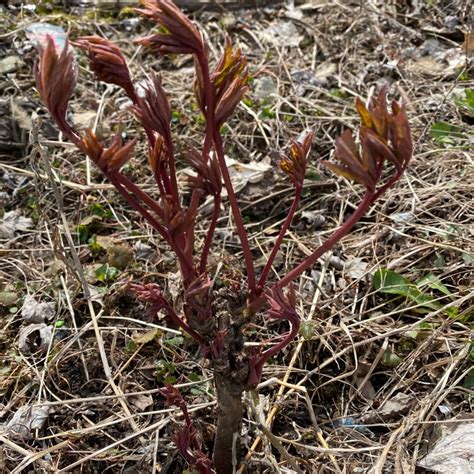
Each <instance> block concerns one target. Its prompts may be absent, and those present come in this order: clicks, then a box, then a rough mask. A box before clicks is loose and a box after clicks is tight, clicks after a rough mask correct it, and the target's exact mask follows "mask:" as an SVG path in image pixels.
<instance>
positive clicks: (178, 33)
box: [136, 0, 204, 54]
mask: <svg viewBox="0 0 474 474" xmlns="http://www.w3.org/2000/svg"><path fill="white" fill-rule="evenodd" d="M140 4H141V5H142V8H137V9H136V11H137V12H138V13H140V14H141V15H143V16H144V17H146V18H148V19H149V20H151V21H153V22H154V23H156V24H157V25H159V26H160V27H162V30H163V32H162V33H158V34H154V35H150V36H147V37H145V38H142V39H140V40H138V43H139V44H142V45H144V46H146V47H148V48H150V49H152V50H154V51H156V52H158V53H162V54H166V53H171V54H193V53H197V52H202V51H203V50H204V44H203V42H202V37H201V35H200V33H199V31H198V30H197V28H196V27H195V26H194V24H193V23H192V22H191V21H190V20H189V18H188V17H187V16H186V15H185V14H184V13H183V12H182V11H181V10H180V9H179V8H178V7H177V6H176V5H175V4H174V3H173V2H172V1H170V0H156V1H153V0H141V1H140Z"/></svg>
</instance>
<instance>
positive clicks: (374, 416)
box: [360, 392, 413, 424]
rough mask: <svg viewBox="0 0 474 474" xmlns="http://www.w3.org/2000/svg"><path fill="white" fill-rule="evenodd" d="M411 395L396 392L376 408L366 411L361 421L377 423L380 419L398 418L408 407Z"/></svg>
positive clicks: (411, 399)
mask: <svg viewBox="0 0 474 474" xmlns="http://www.w3.org/2000/svg"><path fill="white" fill-rule="evenodd" d="M412 402H413V397H412V396H411V395H408V394H405V393H402V392H400V393H397V394H396V395H395V396H394V397H392V398H391V399H389V400H387V401H386V402H385V403H384V404H383V405H382V406H381V407H380V408H378V409H377V410H372V411H370V412H368V413H366V414H365V415H364V416H363V417H362V418H361V420H360V421H361V422H362V423H365V424H371V423H378V422H380V420H384V421H387V420H393V419H399V418H401V417H402V416H403V415H404V414H406V413H407V412H408V410H409V409H410V406H411V403H412Z"/></svg>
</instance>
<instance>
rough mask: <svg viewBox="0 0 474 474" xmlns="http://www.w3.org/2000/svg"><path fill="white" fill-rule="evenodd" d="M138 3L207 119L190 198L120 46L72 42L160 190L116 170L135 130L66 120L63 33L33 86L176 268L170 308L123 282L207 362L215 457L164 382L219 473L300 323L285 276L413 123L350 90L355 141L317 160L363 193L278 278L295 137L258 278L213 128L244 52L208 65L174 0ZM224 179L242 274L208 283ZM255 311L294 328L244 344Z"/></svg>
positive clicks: (149, 41)
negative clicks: (204, 217)
mask: <svg viewBox="0 0 474 474" xmlns="http://www.w3.org/2000/svg"><path fill="white" fill-rule="evenodd" d="M137 12H138V13H139V14H141V15H143V16H144V17H145V18H148V19H149V20H150V21H151V22H153V23H155V24H156V25H158V26H159V29H158V32H157V33H154V34H151V35H149V36H146V37H144V38H141V39H139V40H138V41H137V43H138V44H140V45H142V46H144V47H146V48H148V49H149V50H150V51H152V52H155V53H157V54H169V53H172V54H190V55H192V56H193V57H194V64H195V81H194V90H195V95H196V99H197V103H198V105H199V108H200V110H201V112H202V114H203V116H204V117H205V124H206V125H205V131H204V136H203V140H202V145H201V148H200V149H199V150H198V149H193V148H190V149H188V150H187V151H186V152H185V159H186V160H187V162H188V163H189V164H190V165H191V166H192V167H193V168H194V170H195V173H196V175H195V176H194V177H192V178H190V179H189V185H190V186H191V188H192V194H191V196H190V198H189V199H187V200H186V202H187V203H188V204H185V200H184V199H183V191H182V190H181V189H180V188H179V186H178V180H177V174H176V164H175V161H176V160H175V153H176V150H175V148H176V147H175V141H174V137H173V133H172V130H171V110H170V105H169V102H168V99H167V96H166V94H165V91H164V89H163V86H162V83H161V79H160V76H159V75H154V76H152V77H151V78H150V80H149V81H148V83H147V85H146V87H145V90H144V93H142V94H139V93H138V90H137V87H136V85H135V84H134V82H133V79H132V75H131V73H130V71H129V69H128V66H127V62H126V60H125V58H124V56H123V54H122V53H121V51H120V49H119V48H118V46H117V45H115V44H114V43H113V42H111V41H109V40H106V39H103V38H100V37H97V36H85V37H82V38H79V39H77V40H76V41H74V42H72V44H73V45H74V46H76V47H77V48H80V49H82V50H84V51H85V53H86V54H87V55H88V58H89V61H90V65H91V69H92V70H93V71H94V73H95V74H96V76H97V79H98V80H100V81H102V82H105V83H108V84H113V85H116V86H118V87H120V88H122V89H123V91H124V93H125V94H126V95H127V96H128V98H129V99H130V100H131V102H132V104H133V105H132V106H131V108H130V110H131V113H132V114H133V115H134V116H135V117H136V119H137V120H138V122H139V123H140V124H141V126H142V127H143V130H144V132H145V135H146V140H147V147H148V162H149V165H150V169H151V173H152V174H153V177H154V180H155V181H156V185H157V189H158V191H159V199H157V200H156V199H154V198H153V197H152V196H151V195H150V194H148V193H147V192H146V191H145V190H144V189H142V188H141V187H140V185H139V184H136V183H135V182H133V181H132V180H131V179H130V178H129V177H128V176H127V174H126V172H124V171H122V168H123V165H124V164H125V163H127V162H128V161H129V160H130V159H131V158H132V157H133V156H134V155H135V151H134V150H135V145H136V143H137V141H138V139H139V137H136V138H134V139H133V140H130V141H128V142H127V143H124V142H123V140H122V136H121V133H120V131H118V132H117V133H116V134H115V136H114V137H112V139H111V141H110V142H109V144H108V145H106V144H105V143H104V142H103V141H102V140H101V139H99V138H98V137H97V136H96V135H95V134H94V132H93V131H92V130H90V129H86V130H85V131H79V130H77V129H76V128H74V126H73V125H72V124H71V123H70V122H69V121H68V119H67V110H68V103H69V100H70V98H71V97H72V95H73V92H74V87H75V84H76V82H77V70H78V68H77V66H76V64H75V62H74V59H73V54H72V52H71V49H70V48H69V45H68V43H67V42H66V45H65V47H64V49H63V51H62V52H61V53H60V54H58V53H57V52H56V50H55V47H54V43H53V40H52V39H51V38H49V39H48V41H47V44H46V46H45V47H44V48H40V61H39V65H38V66H37V67H36V69H35V76H36V85H37V89H38V91H39V92H40V94H41V97H42V100H43V102H44V104H45V105H46V107H47V108H48V110H49V112H50V114H51V116H52V117H53V119H54V121H55V122H56V125H57V126H58V128H59V129H60V130H61V132H62V133H63V134H64V135H65V136H66V137H67V138H68V139H69V140H70V141H71V142H72V143H74V144H75V145H76V147H77V148H78V149H79V150H80V151H81V152H82V153H84V154H85V155H87V156H88V157H89V158H90V159H91V160H92V161H93V162H94V163H95V164H96V165H97V167H98V168H99V169H100V170H101V171H102V173H103V174H104V175H105V176H106V178H107V179H108V180H109V181H110V182H111V183H112V184H113V185H114V186H115V188H116V189H117V191H118V192H119V193H120V194H121V196H122V197H123V198H124V199H125V201H126V202H127V203H128V204H129V205H130V206H131V207H132V208H133V209H134V210H135V211H136V212H138V213H139V214H140V215H141V216H142V217H143V218H144V219H145V220H146V221H147V222H148V223H149V225H151V226H152V227H153V229H155V230H156V232H158V234H160V235H161V237H162V238H163V240H164V241H165V242H166V244H167V245H169V247H170V248H171V250H172V251H173V252H174V253H175V255H176V259H177V263H178V265H179V269H180V272H181V277H182V291H183V300H184V304H183V307H182V308H176V307H174V306H173V305H172V304H171V303H170V302H169V300H168V299H167V297H166V295H164V294H163V292H162V291H161V289H160V287H159V285H158V284H156V283H139V282H137V283H134V284H132V285H131V288H132V289H133V290H134V291H135V292H136V295H137V297H138V298H139V299H140V300H141V301H144V302H146V303H147V304H149V305H150V308H151V310H152V311H153V312H154V313H157V312H158V311H164V312H165V313H166V314H167V315H168V316H169V318H170V319H171V320H172V321H173V322H174V323H175V324H176V325H178V326H179V327H180V328H181V329H182V330H183V331H185V332H186V333H187V334H189V335H190V336H191V337H192V338H193V339H194V340H195V341H196V343H197V344H198V345H199V346H200V347H201V352H202V356H203V357H204V358H206V359H207V360H208V361H209V366H210V368H211V370H212V372H213V375H214V384H215V388H216V397H217V405H218V410H217V423H216V425H217V426H216V435H215V440H214V448H213V457H212V462H211V461H210V460H209V459H208V458H207V457H206V455H205V454H204V452H203V451H202V449H201V443H200V441H199V437H198V434H197V432H196V431H195V430H194V428H192V425H191V419H190V417H189V414H188V413H187V410H186V405H185V403H184V400H183V399H182V397H181V396H180V395H179V393H177V390H176V389H175V388H173V387H165V388H164V389H163V392H162V394H163V395H164V396H166V398H167V400H168V402H169V403H170V404H174V405H176V406H178V407H179V408H180V409H181V410H182V411H183V413H184V418H185V428H184V429H183V430H181V431H179V432H178V433H177V435H176V436H175V441H176V444H177V446H178V449H179V450H180V452H181V454H182V455H183V457H184V458H185V460H186V461H187V462H188V463H190V464H191V465H192V466H193V467H194V468H196V469H198V471H199V472H201V473H208V472H214V470H215V472H217V473H218V474H227V473H230V472H232V471H233V468H235V464H236V463H238V462H239V460H240V450H239V441H238V435H239V434H240V430H241V424H242V417H243V404H242V394H243V392H244V391H245V390H251V389H253V388H255V387H256V386H257V385H258V383H259V381H260V379H261V377H262V369H263V366H264V364H265V362H266V361H267V360H268V359H269V358H271V357H273V356H274V355H275V354H276V353H278V352H279V351H281V350H282V349H283V348H285V347H286V346H287V345H288V344H290V343H291V341H292V340H293V339H294V338H295V337H296V335H297V333H298V330H299V324H300V318H299V316H298V313H297V312H296V310H295V299H296V296H295V291H294V289H293V287H292V282H293V280H295V279H296V278H297V277H299V276H300V275H301V274H302V273H303V272H305V271H306V270H308V269H309V268H310V267H312V266H313V265H314V264H315V263H316V262H317V260H318V259H319V258H320V257H321V256H322V255H323V254H324V253H325V252H327V251H328V250H329V249H331V248H332V247H333V246H334V245H335V244H336V243H337V242H338V241H339V240H340V239H341V238H343V237H344V236H345V235H346V234H347V233H348V232H349V231H351V229H352V228H353V227H354V225H355V224H356V223H357V222H358V221H359V220H360V218H361V217H362V216H363V215H364V214H365V213H366V212H367V210H368V209H369V207H370V206H371V205H372V204H373V203H374V202H375V201H376V200H377V199H378V198H379V197H380V196H381V195H382V194H383V193H384V192H385V191H386V190H387V189H388V188H390V187H391V186H393V185H394V184H395V183H396V182H397V181H398V180H399V179H400V177H401V176H402V174H403V173H404V171H405V170H406V168H407V166H408V164H409V162H410V159H411V157H412V139H411V134H410V128H409V125H408V120H407V116H406V112H405V107H404V106H403V105H399V104H398V103H397V102H393V103H392V107H391V112H389V110H388V107H387V102H386V97H385V91H381V92H380V93H379V95H378V97H376V98H374V99H373V100H372V101H371V103H370V105H369V107H368V108H366V107H365V106H364V104H363V103H362V102H361V101H360V99H357V101H356V108H357V111H358V113H359V115H360V117H361V127H360V130H359V139H358V141H356V140H355V139H354V137H353V135H352V132H351V131H350V130H346V131H345V132H344V133H343V134H342V136H341V137H339V138H337V139H336V148H335V152H334V160H335V162H332V161H331V162H325V163H324V164H325V165H326V166H327V167H328V168H329V169H331V170H332V171H334V172H335V173H336V174H338V175H340V176H343V177H345V178H348V179H350V180H353V181H355V182H357V183H359V184H361V185H362V186H363V187H364V188H365V193H364V196H363V198H362V200H361V201H360V203H359V205H358V206H357V208H356V209H355V211H354V212H353V214H352V215H351V216H350V217H349V218H348V219H347V220H346V221H345V222H344V224H343V225H342V226H341V227H340V228H338V229H337V230H335V232H334V233H333V234H332V235H331V236H330V237H329V238H328V239H327V240H326V241H325V242H324V243H323V245H321V247H319V248H318V249H316V250H315V251H314V252H313V253H312V254H311V255H309V256H307V257H305V258H304V259H303V260H302V261H301V262H300V263H299V264H298V265H297V266H296V267H295V268H293V269H291V270H290V271H288V272H287V273H286V274H283V275H280V279H279V280H278V281H274V280H270V279H269V273H270V269H271V268H272V265H273V262H274V260H275V257H276V255H277V254H278V252H279V250H280V247H281V244H282V241H283V239H284V236H285V234H286V232H287V230H288V228H289V226H290V224H291V222H292V220H293V217H294V215H295V212H296V210H297V208H298V205H299V202H300V199H301V194H302V190H303V183H304V177H305V172H306V167H307V162H308V156H309V153H310V149H311V143H312V140H313V134H312V132H308V133H307V134H306V135H305V137H304V138H303V139H302V140H301V141H297V140H292V141H291V143H290V146H289V152H288V153H287V155H286V156H283V157H282V158H281V160H280V169H281V170H282V171H283V173H285V174H286V175H287V176H288V178H289V180H290V181H291V183H292V184H293V186H294V199H293V203H292V205H291V207H290V209H289V210H288V214H287V217H286V219H285V221H284V223H283V225H282V227H281V229H280V232H279V234H278V236H277V237H276V239H275V241H274V245H273V249H272V251H271V252H270V254H269V255H268V256H267V259H266V264H265V266H264V268H263V270H262V271H261V272H260V275H259V276H258V278H257V275H256V269H255V263H254V254H253V252H252V249H251V247H250V243H249V238H248V236H247V233H246V230H245V226H244V223H243V219H242V215H241V212H240V210H239V205H238V201H237V198H236V194H235V191H234V189H233V186H232V182H231V179H230V176H229V171H228V169H227V166H226V162H225V159H224V148H223V138H222V135H221V133H220V130H221V126H222V124H223V123H224V122H225V121H226V120H227V119H228V118H229V117H230V115H231V114H232V113H233V112H234V110H235V108H236V107H237V105H238V104H239V102H240V101H241V99H242V98H243V97H244V95H245V94H246V92H247V90H248V85H247V84H248V78H249V76H248V69H247V60H246V58H245V57H244V56H243V55H242V52H241V50H240V49H235V48H234V47H233V46H232V44H231V42H230V40H229V39H228V38H227V39H226V40H225V45H224V51H223V54H222V56H221V58H220V59H218V60H217V62H216V63H215V65H214V66H213V67H211V64H210V58H209V50H210V48H208V47H207V45H206V44H205V42H204V39H203V37H202V35H201V33H200V32H199V30H198V29H197V27H196V26H195V25H194V24H193V23H192V22H191V21H190V20H189V19H188V18H187V17H186V16H185V15H184V14H183V13H182V12H181V10H180V9H179V8H178V7H177V6H176V5H174V4H173V3H172V1H171V0H156V1H152V0H142V1H141V8H139V9H137ZM224 189H225V191H226V194H227V198H228V202H229V205H230V207H231V210H232V214H233V218H234V223H235V230H236V232H237V234H238V236H239V238H240V244H241V248H242V255H243V260H244V265H245V273H246V281H241V282H240V283H239V284H237V285H233V286H231V287H229V288H225V289H220V290H216V289H215V288H214V287H213V285H212V281H211V279H210V277H209V268H208V266H209V265H208V260H209V255H210V249H211V246H212V242H213V237H214V234H215V230H216V226H217V221H218V218H219V215H220V213H221V211H222V206H223V190H224ZM207 196H210V197H211V199H212V202H213V210H212V215H211V217H210V221H209V226H208V231H207V234H206V236H205V238H204V240H203V241H202V242H201V241H198V240H197V239H196V236H195V226H196V218H197V214H198V206H199V203H201V202H202V201H203V199H204V198H205V197H207ZM258 315H264V317H266V318H270V319H276V320H285V321H288V322H289V324H290V330H289V331H288V332H287V333H286V334H284V335H283V336H282V338H281V340H280V342H277V343H272V341H265V342H262V344H261V346H258V347H257V348H255V347H253V348H251V349H248V348H246V347H245V345H244V334H245V329H246V327H248V325H249V324H250V323H251V321H253V320H254V319H255V318H256V317H257V316H258ZM263 347H266V348H267V349H265V350H264V349H263Z"/></svg>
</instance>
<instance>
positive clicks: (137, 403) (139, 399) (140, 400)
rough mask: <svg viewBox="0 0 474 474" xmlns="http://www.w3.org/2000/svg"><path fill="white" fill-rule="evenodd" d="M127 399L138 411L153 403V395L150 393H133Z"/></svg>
mask: <svg viewBox="0 0 474 474" xmlns="http://www.w3.org/2000/svg"><path fill="white" fill-rule="evenodd" d="M128 401H129V403H130V405H132V406H133V407H134V408H136V410H137V411H138V412H143V411H145V410H146V409H147V408H148V407H151V406H152V405H153V397H152V396H151V395H150V394H140V395H135V396H133V397H130V398H129V399H128Z"/></svg>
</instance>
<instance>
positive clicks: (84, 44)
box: [72, 36, 136, 101]
mask: <svg viewBox="0 0 474 474" xmlns="http://www.w3.org/2000/svg"><path fill="white" fill-rule="evenodd" d="M72 44H73V45H74V46H76V47H77V48H80V49H82V50H84V51H86V52H87V56H88V58H89V62H90V67H91V69H92V70H93V71H94V73H95V74H96V76H97V79H98V80H99V81H102V82H105V83H107V84H115V85H116V86H119V87H122V88H123V89H124V90H125V92H126V94H127V95H128V97H129V98H130V99H131V100H133V101H135V98H136V94H135V88H134V87H133V84H132V79H131V77H130V71H129V69H128V66H127V62H126V61H125V58H124V56H123V54H122V52H121V51H120V48H119V47H118V46H117V45H116V44H115V43H113V42H112V41H110V40H107V39H104V38H101V37H100V36H82V37H80V38H78V39H77V40H76V41H73V42H72Z"/></svg>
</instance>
